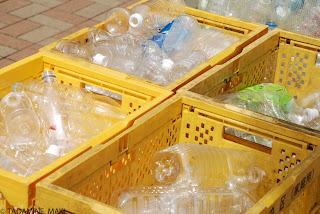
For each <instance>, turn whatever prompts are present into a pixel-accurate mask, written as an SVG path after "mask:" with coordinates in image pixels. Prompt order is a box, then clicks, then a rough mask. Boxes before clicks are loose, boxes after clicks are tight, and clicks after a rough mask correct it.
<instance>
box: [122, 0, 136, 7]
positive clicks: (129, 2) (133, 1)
mask: <svg viewBox="0 0 320 214" xmlns="http://www.w3.org/2000/svg"><path fill="white" fill-rule="evenodd" d="M138 1H139V0H129V1H127V2H125V3H124V4H121V5H119V6H118V7H129V6H131V5H133V4H135V3H137V2H138Z"/></svg>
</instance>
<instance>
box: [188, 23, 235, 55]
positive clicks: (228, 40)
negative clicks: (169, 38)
mask: <svg viewBox="0 0 320 214" xmlns="http://www.w3.org/2000/svg"><path fill="white" fill-rule="evenodd" d="M238 40H239V38H237V37H235V36H231V35H228V34H224V33H222V31H221V30H213V29H210V30H208V29H201V31H200V35H199V37H198V39H197V40H196V41H195V43H194V45H193V50H194V51H200V52H203V53H204V54H205V55H206V58H207V59H210V58H212V57H214V56H215V55H217V54H218V53H220V52H221V51H223V50H224V49H226V48H227V47H229V46H230V45H231V44H233V43H235V42H237V41H238Z"/></svg>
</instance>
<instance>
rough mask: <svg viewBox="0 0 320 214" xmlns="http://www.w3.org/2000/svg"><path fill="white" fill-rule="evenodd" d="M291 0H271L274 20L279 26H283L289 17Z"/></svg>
mask: <svg viewBox="0 0 320 214" xmlns="http://www.w3.org/2000/svg"><path fill="white" fill-rule="evenodd" d="M290 3H291V2H290V1H288V0H273V1H272V6H273V10H274V11H273V14H274V18H273V19H274V20H275V22H276V23H277V24H278V25H279V26H280V27H282V26H285V25H286V22H287V21H288V19H289V18H291V15H292V14H291V4H290Z"/></svg>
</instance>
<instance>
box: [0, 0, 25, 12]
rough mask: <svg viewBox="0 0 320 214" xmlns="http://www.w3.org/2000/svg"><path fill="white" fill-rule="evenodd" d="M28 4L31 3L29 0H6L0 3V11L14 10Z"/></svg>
mask: <svg viewBox="0 0 320 214" xmlns="http://www.w3.org/2000/svg"><path fill="white" fill-rule="evenodd" d="M28 4H31V2H29V1H27V0H8V1H5V2H2V3H0V12H4V13H7V12H10V11H12V10H16V9H18V8H21V7H23V6H26V5H28Z"/></svg>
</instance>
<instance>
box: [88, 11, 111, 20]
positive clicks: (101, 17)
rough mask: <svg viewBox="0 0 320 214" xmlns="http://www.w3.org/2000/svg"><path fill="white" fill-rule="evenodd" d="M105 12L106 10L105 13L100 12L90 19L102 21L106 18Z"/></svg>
mask: <svg viewBox="0 0 320 214" xmlns="http://www.w3.org/2000/svg"><path fill="white" fill-rule="evenodd" d="M107 13H108V11H106V12H105V13H102V14H100V15H99V16H96V17H94V18H92V19H93V20H95V21H98V22H103V21H105V20H107V19H106V16H107Z"/></svg>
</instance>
